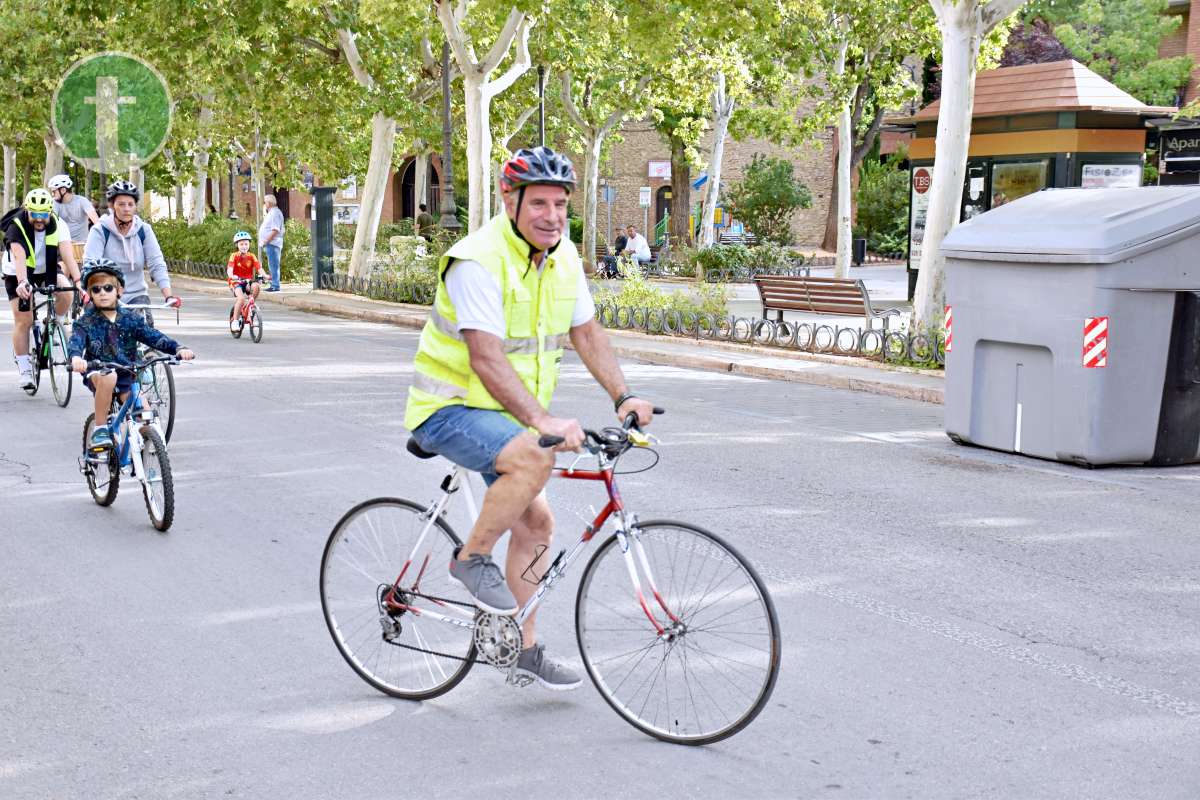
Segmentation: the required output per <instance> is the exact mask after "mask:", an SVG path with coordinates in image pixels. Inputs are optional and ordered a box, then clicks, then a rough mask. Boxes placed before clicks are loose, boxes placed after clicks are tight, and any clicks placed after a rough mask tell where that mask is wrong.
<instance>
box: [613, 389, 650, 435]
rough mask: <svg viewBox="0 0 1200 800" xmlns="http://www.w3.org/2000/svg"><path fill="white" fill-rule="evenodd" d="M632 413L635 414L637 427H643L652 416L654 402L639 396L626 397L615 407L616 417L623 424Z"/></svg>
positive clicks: (648, 422)
mask: <svg viewBox="0 0 1200 800" xmlns="http://www.w3.org/2000/svg"><path fill="white" fill-rule="evenodd" d="M632 414H636V415H637V424H638V427H639V428H644V427H646V426H647V425H649V424H650V421H651V420H652V419H653V418H654V404H653V403H651V402H649V401H646V400H643V399H642V398H640V397H632V396H630V397H627V398H625V401H624V402H622V403H621V405H620V407H619V408H617V419H618V420H619V421H620V422H621V424H622V425H624V424H625V421H626V420H627V419H628V418H629V417H630V415H632Z"/></svg>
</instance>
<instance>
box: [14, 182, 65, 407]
mask: <svg viewBox="0 0 1200 800" xmlns="http://www.w3.org/2000/svg"><path fill="white" fill-rule="evenodd" d="M53 208H54V198H53V197H51V196H50V193H49V192H47V191H46V190H45V189H33V190H32V191H30V192H29V194H27V195H25V202H24V203H23V204H22V205H21V207H20V208H18V209H16V210H14V211H12V212H9V213H8V214H5V215H4V218H3V219H0V228H3V235H4V256H3V273H4V290H5V292H6V293H7V294H8V299H9V301H10V303H11V304H12V311H13V333H12V344H13V355H14V356H15V357H16V362H17V372H18V373H20V384H21V388H22V389H30V388H32V387H33V386H35V385H36V384H34V381H33V361H32V359H31V358H30V355H29V329H30V328H32V327H33V303H31V302H30V298H31V297H32V296H33V289H34V287H35V286H56V285H57V286H61V287H63V288H70V287H71V286H72V285H78V284H79V267H78V266H77V265H76V264H75V255H74V253H73V252H72V251H71V248H70V246H69V244H70V239H69V234H68V233H67V226H66V225H64V224H62V222H61V221H60V220H59V219H58V218H57V217H55V216H54V211H53ZM60 244H63V245H67V246H64V247H62V248H61V249H60V248H59V245H60ZM60 260H61V261H62V263H63V266H64V267H65V268H66V272H67V274H66V275H60V274H59V272H58V262H59V261H60ZM70 308H71V296H70V293H67V292H64V293H63V294H61V295H59V296H58V297H57V298H56V299H55V307H54V311H55V313H56V314H58V316H59V319H60V320H62V318H63V316H64V315H65V314H66V313H67V311H69V310H70Z"/></svg>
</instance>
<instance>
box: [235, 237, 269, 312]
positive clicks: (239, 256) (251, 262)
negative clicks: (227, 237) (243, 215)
mask: <svg viewBox="0 0 1200 800" xmlns="http://www.w3.org/2000/svg"><path fill="white" fill-rule="evenodd" d="M233 243H234V245H235V246H236V247H237V252H236V253H233V254H232V255H231V256H229V264H228V266H226V268H225V274H226V275H227V276H228V278H229V288H230V290H231V291H232V292H233V296H234V297H235V298H237V302H236V303H235V304H234V306H233V316H232V317H230V318H229V327H231V328H232V327H235V326H240V325H241V324H242V306H243V305H244V304H245V302H246V292H252V293H253V294H254V299H255V300H257V299H258V290H259V289H260V288H261V286H260V285H259V284H258V283H255V282H253V281H254V278H255V275H256V274H257V275H259V276H261V277H262V278H264V279H265V278H266V277H267V273H266V272H265V271H264V270H263V268H262V264H260V263H258V259H257V258H256V257H255V256H254V254H253V253H251V252H250V234H249V233H246V231H238V232H237V233H235V234H234V235H233Z"/></svg>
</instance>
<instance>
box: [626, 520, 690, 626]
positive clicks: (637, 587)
mask: <svg viewBox="0 0 1200 800" xmlns="http://www.w3.org/2000/svg"><path fill="white" fill-rule="evenodd" d="M621 523H622V524H621V525H619V526H618V527H617V546H618V547H620V548H621V554H622V556H624V558H625V567H626V569H627V570H628V571H629V580H630V581H631V582H632V583H633V590H634V594H635V595H636V597H637V602H638V605H639V606H641V609H642V613H644V614H645V615H646V618H647V619H648V620H650V624H651V625H653V626H654V630H655V631H657V632H658V635H659V637H660V638H662V639H664V640H668V641H669V640H671V639H673V638H674V637H675V635H676V634H677V633H679V631H680V628H681V626H682V625H683V621H682V620H680V619H679V617H677V616H676V615H675V612H673V611H672V610H671V609H670V608H669V607H668V606H667V601H666V600H664V599H663V596H662V593H661V592H659V591H658V585H657V584H656V583H655V582H654V571H653V570H651V569H650V559H649V558H647V557H646V548H645V547H644V546H643V545H642V537H641V530H640V529H639V528H638V524H637V517H636V516H633V518H632V524H630V525H629V526H625V525H624V519H622V521H621ZM639 567H640V575H639ZM643 576H644V578H645V582H646V585H647V586H648V587H649V589H650V594H651V596H652V597H653V598H654V600H655V602H656V603H657V604H658V607H659V608H660V609H662V613H664V614H665V615H666V616H667V620H668V626H664V625H663V624H662V623H660V622H659V621H658V618H657V617H655V615H654V611H653V610H652V609H651V607H650V603H649V602H647V600H646V593H645V592H644V591H643V590H642V577H643Z"/></svg>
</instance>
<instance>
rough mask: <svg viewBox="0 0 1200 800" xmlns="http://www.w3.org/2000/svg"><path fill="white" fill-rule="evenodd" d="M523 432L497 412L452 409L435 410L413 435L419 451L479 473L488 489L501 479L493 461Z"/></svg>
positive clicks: (455, 407)
mask: <svg viewBox="0 0 1200 800" xmlns="http://www.w3.org/2000/svg"><path fill="white" fill-rule="evenodd" d="M524 432H525V428H523V427H521V425H520V424H518V423H517V422H514V421H513V420H512V419H510V418H509V417H506V416H504V414H502V413H500V412H499V411H492V410H489V409H485V408H468V407H467V406H463V405H453V406H446V407H445V408H440V409H438V410H437V411H436V412H434V414H433V416H431V417H430V418H429V419H427V420H425V421H424V422H422V423H421V424H420V425H419V426H417V429H416V430H415V431H413V432H412V435H413V438H414V439H416V440H417V444H419V445H420V446H421V449H422V450H426V451H428V452H430V453H437V454H438V455H439V456H442V457H444V458H448V459H450V460H451V461H453V462H454V463H455V464H458V465H459V466H460V467H465V468H466V469H469V470H471V471H472V472H478V473H479V474H480V475H481V476H482V477H483V482H484V483H486V484H487V485H488V486H491V485H492V484H493V483H494V482H495V481H496V479H498V478H499V477H500V476H499V475H498V474H496V457H497V456H499V455H500V451H501V450H503V449H504V447H505V445H507V444H508V443H509V442H511V441H512V440H513V439H515V438H517V437H518V436H520V435H521V434H522V433H524Z"/></svg>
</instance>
